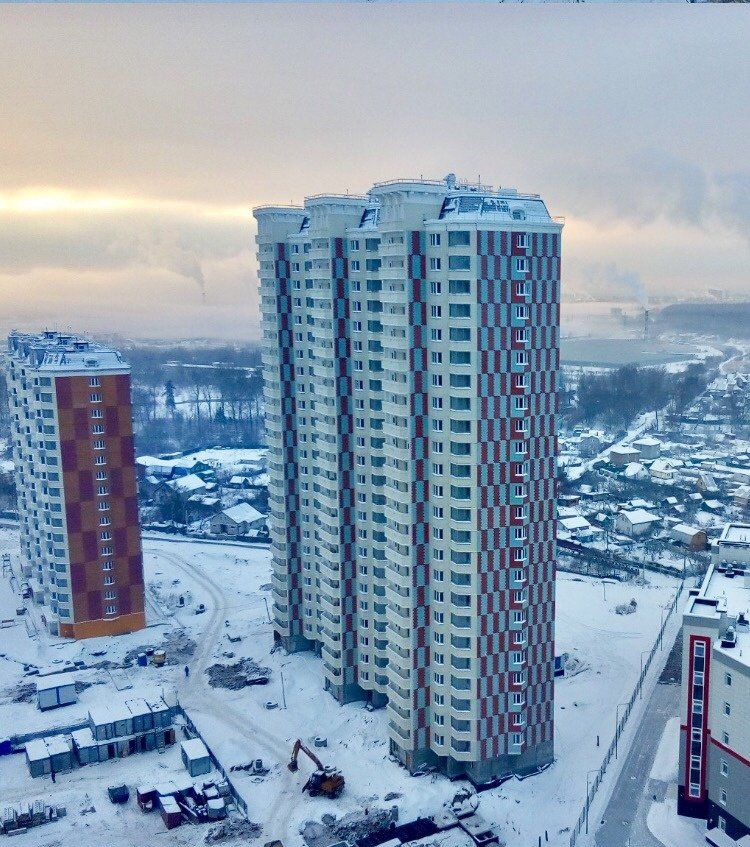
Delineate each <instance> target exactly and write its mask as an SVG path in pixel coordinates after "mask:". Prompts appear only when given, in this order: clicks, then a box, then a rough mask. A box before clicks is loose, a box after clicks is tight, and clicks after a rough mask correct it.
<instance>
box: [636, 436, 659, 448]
mask: <svg viewBox="0 0 750 847" xmlns="http://www.w3.org/2000/svg"><path fill="white" fill-rule="evenodd" d="M633 446H634V447H661V441H659V439H658V438H652V437H651V436H650V435H646V436H644V437H643V438H639V439H637V440H636V441H634V442H633Z"/></svg>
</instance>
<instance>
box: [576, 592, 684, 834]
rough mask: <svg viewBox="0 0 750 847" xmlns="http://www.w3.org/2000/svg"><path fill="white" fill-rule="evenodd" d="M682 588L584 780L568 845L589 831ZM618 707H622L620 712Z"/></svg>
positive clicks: (675, 597) (669, 609) (668, 608)
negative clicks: (593, 810) (583, 793)
mask: <svg viewBox="0 0 750 847" xmlns="http://www.w3.org/2000/svg"><path fill="white" fill-rule="evenodd" d="M683 590H684V584H682V585H681V586H680V588H679V590H678V591H677V593H676V594H675V596H674V599H673V600H672V602H671V603H670V605H669V606H668V607H667V611H666V614H665V615H664V620H663V621H662V624H661V627H660V629H659V634H658V635H657V636H656V640H655V641H654V644H653V646H652V647H651V650H650V651H649V654H648V658H647V659H646V661H645V662H644V663H643V668H642V670H641V673H640V676H639V677H638V681H637V682H636V684H635V687H634V688H633V693H632V694H631V695H630V699H629V700H628V702H627V703H623V704H622V706H618V707H617V710H616V712H615V715H616V723H615V734H614V737H613V738H612V741H611V742H610V745H609V747H608V748H607V752H606V753H605V754H604V759H603V760H602V763H601V765H600V766H599V770H598V771H597V773H596V776H595V777H594V780H593V782H591V783H590V784H589V782H588V779H587V782H586V785H587V790H586V801H585V802H584V804H583V808H582V809H581V813H580V815H579V816H578V820H577V821H576V825H575V826H574V827H573V831H572V832H571V834H570V845H569V847H575V845H576V844H577V843H578V840H579V838H580V837H581V834H582V833H584V834H588V831H589V812H590V809H591V805H592V803H593V802H594V798H595V797H596V794H597V792H598V790H599V788H600V786H601V784H602V782H603V780H604V774H605V773H606V772H607V767H608V766H609V763H610V762H611V761H612V758H613V757H614V758H617V756H618V752H619V751H618V745H619V741H620V737H621V735H622V733H623V732H624V731H625V727H626V726H627V723H628V718H629V717H630V715H631V713H632V711H633V707H634V706H635V703H636V700H637V699H638V698H639V697H640V696H641V691H642V690H643V683H644V681H645V679H646V677H647V676H648V672H649V669H650V667H651V663H652V662H653V660H654V658H655V656H656V654H657V652H660V651H661V650H662V648H663V641H664V632H665V631H666V629H667V626H668V624H669V621H670V619H671V618H672V615H673V614H674V613H675V612H676V611H677V608H678V606H679V604H680V599H681V598H682V594H683ZM620 709H623V711H622V713H620Z"/></svg>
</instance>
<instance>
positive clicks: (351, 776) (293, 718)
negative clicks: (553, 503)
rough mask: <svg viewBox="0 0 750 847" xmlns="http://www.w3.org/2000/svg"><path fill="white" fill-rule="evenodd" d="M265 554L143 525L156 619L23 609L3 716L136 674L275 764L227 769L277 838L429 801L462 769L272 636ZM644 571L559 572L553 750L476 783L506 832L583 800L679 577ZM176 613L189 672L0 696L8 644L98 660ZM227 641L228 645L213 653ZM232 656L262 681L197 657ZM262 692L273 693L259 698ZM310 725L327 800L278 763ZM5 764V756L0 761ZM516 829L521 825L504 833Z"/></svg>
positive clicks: (90, 697) (31, 654)
mask: <svg viewBox="0 0 750 847" xmlns="http://www.w3.org/2000/svg"><path fill="white" fill-rule="evenodd" d="M3 551H11V552H12V553H13V555H14V556H16V555H17V543H16V537H15V533H14V532H13V531H12V530H4V529H0V552H3ZM269 557H270V554H269V552H268V551H267V550H262V549H247V550H244V549H238V548H236V547H226V548H224V547H222V546H220V545H202V544H200V543H197V542H188V541H185V542H182V541H180V542H173V541H166V540H165V541H146V542H145V568H146V581H147V584H148V588H149V594H150V608H149V616H150V618H151V621H152V625H151V626H150V627H149V629H147V630H146V631H144V632H141V633H136V634H133V635H129V636H125V637H122V638H118V639H109V640H96V641H88V642H85V643H63V642H60V641H59V640H58V639H50V638H48V637H46V636H44V634H43V632H41V631H40V633H39V634H38V635H36V636H35V637H34V638H31V639H30V638H29V637H28V635H27V633H26V629H25V628H23V627H22V626H21V625H16V626H14V627H11V628H10V629H8V630H3V631H2V635H1V636H0V637H2V639H3V641H2V643H3V648H2V650H3V651H4V652H7V653H8V655H9V656H11V655H12V658H11V659H8V660H0V700H1V701H2V702H1V703H0V725H2V726H3V727H5V726H13V727H14V728H18V729H20V728H26V727H28V728H29V729H31V728H35V727H38V726H45V725H50V726H51V725H52V724H54V723H58V724H63V723H69V722H71V721H73V720H74V719H75V718H77V717H80V716H82V715H85V712H86V707H87V704H88V703H90V702H94V701H96V700H99V699H101V698H106V697H108V696H117V692H116V687H117V686H123V685H127V684H129V685H132V687H133V688H132V690H131V689H128V690H127V691H126V693H125V695H124V696H128V697H132V696H137V695H138V694H139V693H140V692H141V691H144V690H148V691H149V692H155V691H158V692H162V691H163V692H164V696H165V697H166V698H167V699H168V700H169V699H171V698H173V697H177V698H178V699H179V700H180V702H181V703H182V704H183V706H184V707H185V709H186V710H187V712H188V713H189V715H190V716H191V717H192V719H193V720H194V721H195V723H196V725H197V726H198V727H199V729H200V730H201V732H202V734H203V735H204V737H205V739H206V741H207V742H208V744H209V745H210V746H211V747H212V748H213V750H214V752H215V753H216V754H217V755H218V757H219V759H220V760H221V762H222V764H223V765H224V767H225V768H227V769H228V768H229V767H230V766H231V765H232V764H239V763H244V762H247V761H249V760H251V759H253V758H257V757H260V758H262V759H263V760H264V762H265V763H266V764H267V765H268V766H269V767H270V768H271V771H270V773H269V774H268V776H267V777H265V778H263V779H258V778H254V777H249V776H246V775H242V776H241V777H238V778H237V780H236V784H237V787H238V789H239V790H240V791H241V793H242V795H243V797H244V798H245V799H246V800H247V803H248V806H249V811H250V816H251V818H252V819H253V820H256V821H258V822H259V823H261V824H262V825H263V835H262V836H261V843H262V841H265V840H270V839H272V838H280V839H281V840H282V841H283V842H284V845H285V847H298V845H300V844H301V837H300V835H299V827H300V825H301V824H302V823H303V822H304V821H306V820H309V819H316V818H317V819H319V818H320V816H321V815H322V814H324V813H325V812H329V813H330V812H334V813H336V814H342V813H344V812H347V811H350V810H354V809H358V808H359V809H361V808H365V807H370V808H372V807H374V806H378V805H384V806H389V805H392V804H394V803H395V804H396V805H398V807H399V812H400V818H401V819H402V820H409V819H411V818H413V817H416V816H417V815H419V814H430V813H432V812H434V811H436V810H437V809H438V808H439V806H440V804H441V803H442V802H443V801H444V800H446V799H448V798H449V797H451V796H452V795H453V794H454V793H455V791H456V790H457V788H458V787H459V784H457V783H451V782H449V781H448V780H446V779H444V778H443V777H440V776H434V775H430V776H423V777H420V778H416V779H415V778H412V777H410V776H409V775H408V774H407V773H406V771H404V770H403V769H402V768H400V767H399V766H397V765H396V764H394V763H393V762H391V761H390V760H389V758H388V742H387V732H386V714H385V711H384V710H380V711H375V712H368V711H366V710H365V708H364V706H363V705H362V704H350V705H348V706H345V707H340V706H338V705H337V704H336V702H335V701H334V700H333V699H332V698H330V697H329V695H327V694H326V693H325V692H324V691H323V688H322V676H321V673H320V667H319V660H317V659H316V658H315V657H313V656H312V655H309V654H296V655H292V656H287V655H284V653H283V652H282V651H280V650H278V651H272V647H273V638H272V629H271V624H270V622H269V618H268V612H267V604H268V606H270V585H269V582H270V559H269ZM650 579H651V582H650V584H648V585H645V586H638V585H635V584H632V583H629V584H613V583H607V584H606V585H604V584H603V583H602V582H601V581H598V580H590V579H587V578H585V577H578V576H574V575H569V574H560V575H559V578H558V591H557V647H556V652H557V653H560V652H563V651H565V652H569V653H571V654H572V655H573V656H574V657H575V658H576V659H577V660H578V662H579V666H578V670H577V673H575V675H572V676H570V677H568V678H565V679H562V680H560V681H558V684H557V687H556V706H555V726H556V756H557V759H556V761H555V763H554V765H553V766H552V767H550V768H549V769H548V770H547V771H545V772H544V773H543V774H541V775H539V776H536V777H533V778H530V779H527V780H524V781H523V782H520V781H517V780H512V781H510V782H507V783H505V784H504V785H503V786H502V787H500V788H498V789H494V790H492V791H487V792H484V793H483V794H482V804H481V811H482V813H483V814H484V816H485V817H487V818H488V819H490V820H492V821H493V822H495V823H496V824H498V825H499V829H500V832H501V833H502V834H504V835H505V837H506V838H507V839H508V842H509V844H514V843H516V841H515V838H516V837H518V838H519V840H518V842H517V843H519V844H522V845H525V844H536V842H537V838H538V836H539V835H541V836H542V840H543V842H544V831H545V830H547V832H548V834H549V843H550V844H552V845H563V844H567V834H566V833H565V832H564V830H565V829H566V828H567V827H569V826H570V825H571V824H572V823H573V822H574V820H575V818H576V816H577V814H578V811H579V809H580V805H581V803H582V801H583V797H584V792H585V785H586V772H587V771H588V770H590V769H592V768H595V767H598V765H599V763H600V761H601V757H602V753H603V750H604V749H605V747H606V745H607V744H608V743H609V740H610V738H611V735H612V732H613V730H614V723H615V707H616V705H617V704H618V703H621V702H623V701H624V700H625V699H627V697H628V696H629V694H630V691H631V690H632V687H633V685H634V683H635V680H636V678H637V676H638V674H639V671H640V660H641V651H643V650H646V649H647V648H649V647H650V646H651V644H652V643H653V640H654V638H655V635H656V632H657V630H658V628H659V625H660V621H661V615H662V612H661V608H660V607H662V606H664V605H665V604H667V603H668V602H669V600H670V599H671V597H672V596H673V593H674V590H675V588H676V585H677V583H676V582H675V581H674V580H671V579H670V578H668V577H655V576H653V575H650ZM605 591H606V599H605ZM180 595H182V597H183V598H184V601H185V604H186V605H185V607H184V608H179V607H178V601H179V596H180ZM631 598H634V599H635V600H636V601H637V604H638V606H637V611H636V612H635V613H634V614H631V615H627V616H623V615H618V614H616V613H615V606H616V605H617V604H620V603H624V602H629V601H630V600H631ZM16 603H17V600H16V598H14V597H13V595H12V594H11V592H10V589H9V586H8V583H7V580H5V579H4V580H3V581H2V583H0V608H1V615H0V616H1V617H3V618H6V617H9V612H12V611H13V610H14V608H15V605H16ZM199 603H203V604H204V605H205V606H206V612H205V613H204V614H195V608H196V606H197V604H199ZM32 614H36V612H32ZM178 628H184V630H185V633H186V636H187V637H189V638H192V639H194V640H195V642H197V648H196V650H195V653H194V655H193V656H191V657H190V658H189V659H187V660H185V661H189V665H190V667H191V674H190V678H189V679H187V680H186V679H185V677H184V673H183V664H184V662H183V660H182V659H180V663H179V664H178V665H175V666H173V667H167V668H163V669H156V668H153V667H148V668H140V667H135V668H131V669H129V670H128V671H127V675H125V674H123V673H122V672H116V673H115V674H114V675H112V676H111V675H110V674H109V673H108V672H106V671H101V670H87V671H83V672H81V673H80V674H78V678H79V679H81V680H85V681H87V682H99V683H100V684H93V685H92V686H91V687H90V688H88V689H86V690H85V691H83V692H82V694H81V698H80V702H79V703H78V704H76V705H73V706H68V707H66V708H64V709H60V710H57V711H56V712H48V713H45V714H44V715H42V714H41V713H39V712H38V711H37V709H36V707H35V705H34V704H33V702H32V703H11V702H9V701H10V700H11V699H12V692H13V691H14V687H15V686H16V685H17V684H18V682H19V681H20V680H21V678H22V667H21V665H19V664H17V662H16V661H15V660H20V661H27V662H28V661H33V662H35V663H37V664H50V663H51V662H53V661H58V660H63V661H72V660H74V659H79V658H83V659H84V660H91V661H96V657H92V656H91V654H92V653H93V652H95V651H98V650H101V649H106V650H107V655H106V658H107V659H110V660H112V661H115V662H117V661H119V660H121V659H122V657H123V656H124V654H125V652H126V651H127V650H130V649H133V648H135V647H140V646H145V645H151V646H157V645H159V644H161V643H163V641H164V639H165V637H167V638H168V637H169V636H170V633H172V634H174V631H175V630H176V629H178ZM229 635H232V637H233V638H234V637H235V635H239V636H240V637H241V641H239V642H234V643H230V641H229V638H228V636H229ZM183 641H184V639H183ZM103 642H104V643H103ZM226 652H232V653H234V656H232V657H227V656H225V655H223V654H224V653H226ZM241 658H252V659H253V660H254V661H255V662H256V663H257V664H258V665H260V666H262V667H267V668H269V669H270V682H269V684H268V685H266V686H257V687H247V688H243V689H241V690H238V691H230V690H226V689H220V688H211V687H210V686H208V685H207V683H206V676H205V674H204V673H203V671H204V670H205V668H206V667H208V666H209V665H211V664H213V663H216V662H219V663H223V664H229V663H232V662H236V661H238V660H239V659H241ZM282 678H283V686H282ZM268 701H272V702H274V703H276V704H277V706H276V707H275V708H273V709H268V708H266V703H267V702H268ZM17 731H18V730H17ZM317 735H321V736H325V737H326V738H327V739H328V748H327V749H323V750H321V751H320V752H321V753H322V754H323V756H322V758H323V761H324V762H325V763H330V764H335V765H336V766H338V767H340V768H341V769H342V770H343V772H344V775H345V777H346V781H347V786H346V790H345V792H344V794H343V795H342V796H341V798H340V799H339V800H337V801H336V802H335V803H331V801H329V800H325V799H310V798H309V797H308V796H307V795H303V794H302V792H301V788H302V785H303V784H304V781H305V779H306V778H307V773H308V763H307V762H306V761H303V759H300V771H299V772H298V773H296V774H292V773H290V772H289V771H288V770H287V768H286V762H287V761H288V759H289V755H290V753H291V747H292V744H293V742H294V740H295V739H296V738H298V737H301V738H303V739H307V740H309V739H311V738H313V737H315V736H317ZM597 735H599V736H601V745H602V746H601V747H600V748H597V746H596V739H597ZM136 758H139V757H133V759H131V760H130V761H129V762H128V767H131V765H132V763H133V760H134V759H136ZM146 758H151V759H152V760H153V761H154V762H156V764H155V765H153V766H154V767H158V761H159V757H158V756H157V757H154V756H152V755H151V754H146V756H145V758H143V761H144V767H150V765H148V766H147V764H146V761H145V759H146ZM2 767H3V768H7V767H10V765H9V764H8V762H7V761H6V762H5V763H3V764H2ZM12 767H13V768H15V769H21V770H22V771H23V775H24V776H25V774H26V768H25V764H24V762H23V760H22V759H21V758H20V757H13V759H12ZM97 767H98V768H99V770H98V771H97V773H101V774H102V775H103V774H104V772H103V771H102V770H101V768H103V767H104V766H103V765H99V766H97ZM106 767H107V768H112V769H113V775H112V777H111V778H112V779H114V778H115V777H114V769H116V768H117V767H118V763H117V762H114V763H110V764H108V765H107V766H106ZM83 770H84V771H87V779H88V780H91V777H89V773H90V774H95V772H94V770H93V768H92V767H89V768H84V769H83ZM5 773H6V771H4V770H3V771H0V785H2V786H3V787H2V788H0V801H2V800H3V799H4V798H3V793H4V792H5V791H6V788H5V785H6V781H5V779H4V776H5ZM81 773H82V772H81V771H78V772H75V774H74V775H71V776H70V777H65V776H62V777H60V779H59V780H58V784H57V786H56V787H55V790H56V791H62V790H68V788H67V786H68V781H70V783H71V786H70V790H71V791H74V792H78V793H80V792H81V791H83V792H84V793H86V792H87V793H88V794H90V795H92V796H93V794H95V793H97V792H98V797H99V798H100V802H108V801H106V798H105V796H104V792H105V790H106V785H107V784H108V780H110V777H109V775H108V776H107V777H106V779H105V778H104V776H103V778H102V780H101V784H98V782H97V781H96V780H94V781H88V782H86V783H85V784H81V786H80V787H78V788H75V787H74V786H73V782H74V779H75V777H76V776H77V775H80V774H81ZM122 773H123V777H122V779H124V780H125V781H129V780H130V777H129V776H126V772H125V771H124V770H123V771H122ZM28 781H29V780H28V778H27V782H28ZM37 786H38V791H39V794H40V796H42V794H43V793H44V791H45V790H47V791H48V790H49V788H50V787H51V786H50V785H49V783H45V782H42V781H40V780H34V781H33V783H32V788H36V787H37ZM393 793H395V794H397V795H400V796H398V797H397V798H395V799H392V800H389V801H385V799H384V798H385V796H386V795H387V794H393ZM76 796H78V795H76ZM110 825H111V826H112V832H111V835H112V836H113V838H112V839H110V843H113V844H120V843H122V844H128V843H133V844H136V843H141V842H140V840H139V841H137V842H136V841H132V842H128V841H127V837H128V836H127V833H120V835H121V836H122V838H124V839H125V840H122V841H115V840H114V835H115V834H116V832H115V830H116V829H117V827H120V826H122V827H126V826H127V821H126V820H125V819H123V820H122V821H120V822H119V823H118V821H117V820H113V821H111V822H110ZM55 826H57V824H52V825H50V826H48V827H47V828H45V829H44V831H43V832H40V833H39V835H38V836H37V835H36V834H35V835H33V836H30V837H29V836H27V837H26V843H34V844H37V843H38V844H52V843H53V839H52V836H53V834H54V827H55ZM185 829H186V828H184V827H183V828H182V829H180V830H175V831H174V832H172V833H169V834H167V833H166V832H164V831H163V830H161V829H160V832H161V834H160V835H159V843H192V842H184V841H180V840H178V839H180V838H183V837H186V836H187V833H186V832H185ZM196 831H197V830H196ZM561 831H562V832H561ZM514 833H517V834H518V835H517V836H516V837H514ZM30 839H31V840H30ZM34 839H38V840H34ZM95 842H96V844H97V845H98V844H101V843H102V842H101V839H99V840H97V839H92V840H91V844H94V843H95ZM87 843H88V842H87Z"/></svg>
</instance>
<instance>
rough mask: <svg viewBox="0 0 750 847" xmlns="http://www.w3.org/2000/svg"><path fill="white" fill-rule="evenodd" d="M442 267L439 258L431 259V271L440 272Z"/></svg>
mask: <svg viewBox="0 0 750 847" xmlns="http://www.w3.org/2000/svg"><path fill="white" fill-rule="evenodd" d="M441 266H442V265H441V262H440V259H438V258H437V257H434V256H433V258H432V259H430V270H431V271H439V270H440V268H441Z"/></svg>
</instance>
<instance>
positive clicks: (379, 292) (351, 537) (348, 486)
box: [254, 176, 562, 783]
mask: <svg viewBox="0 0 750 847" xmlns="http://www.w3.org/2000/svg"><path fill="white" fill-rule="evenodd" d="M254 214H255V217H256V219H257V222H258V259H259V266H260V291H261V304H262V313H263V344H264V363H265V377H266V411H267V432H268V444H269V466H270V472H271V489H270V509H271V536H272V553H273V591H274V615H275V627H276V635H277V637H278V638H279V639H280V640H281V642H282V643H283V645H284V646H285V647H286V648H287V649H288V650H299V649H312V650H315V651H316V652H318V653H319V654H320V655H321V657H322V668H323V674H324V677H325V686H326V688H327V689H328V690H329V691H330V692H331V693H332V694H333V695H334V696H335V697H336V698H338V699H339V700H340V701H341V702H346V701H349V700H353V699H361V698H366V699H368V700H370V701H371V702H372V703H373V705H375V706H381V705H387V709H388V721H389V736H390V744H391V752H392V753H393V754H394V755H395V756H396V757H397V758H398V759H399V760H400V761H401V762H403V764H405V765H406V766H407V767H408V768H410V769H411V770H412V771H414V770H416V769H418V768H419V767H421V766H423V765H424V764H436V765H438V766H439V767H441V768H442V769H443V770H444V771H446V772H447V773H449V774H451V775H458V774H466V775H467V776H468V777H469V778H470V779H472V780H473V781H475V782H477V783H483V782H487V781H489V780H491V779H494V778H496V777H499V776H502V775H504V774H507V773H509V772H512V771H516V772H521V771H527V770H530V769H532V768H534V767H536V766H538V765H541V764H544V763H546V762H549V761H551V759H552V756H553V661H554V631H553V627H554V603H555V591H554V585H555V476H556V467H555V465H556V459H555V457H556V434H555V416H556V380H557V373H558V367H559V321H560V313H559V302H560V300H559V296H560V235H561V229H562V224H561V223H559V222H557V221H555V220H554V219H553V218H552V217H550V215H549V213H548V211H547V208H546V206H545V204H544V202H543V201H542V200H541V199H540V198H539V196H537V195H526V194H519V193H518V192H517V191H515V190H493V189H491V188H489V187H487V186H483V185H459V184H457V183H456V180H455V178H454V177H452V176H450V177H448V178H446V180H444V181H439V182H434V181H426V180H396V181H393V182H386V183H380V184H377V185H375V186H374V187H373V188H372V189H371V190H370V191H369V192H368V193H367V195H366V196H362V197H352V196H348V195H347V196H340V195H321V196H316V197H309V198H308V199H307V200H306V201H305V204H304V207H299V208H296V207H295V208H288V207H275V206H274V207H263V208H258V209H255V212H254Z"/></svg>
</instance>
